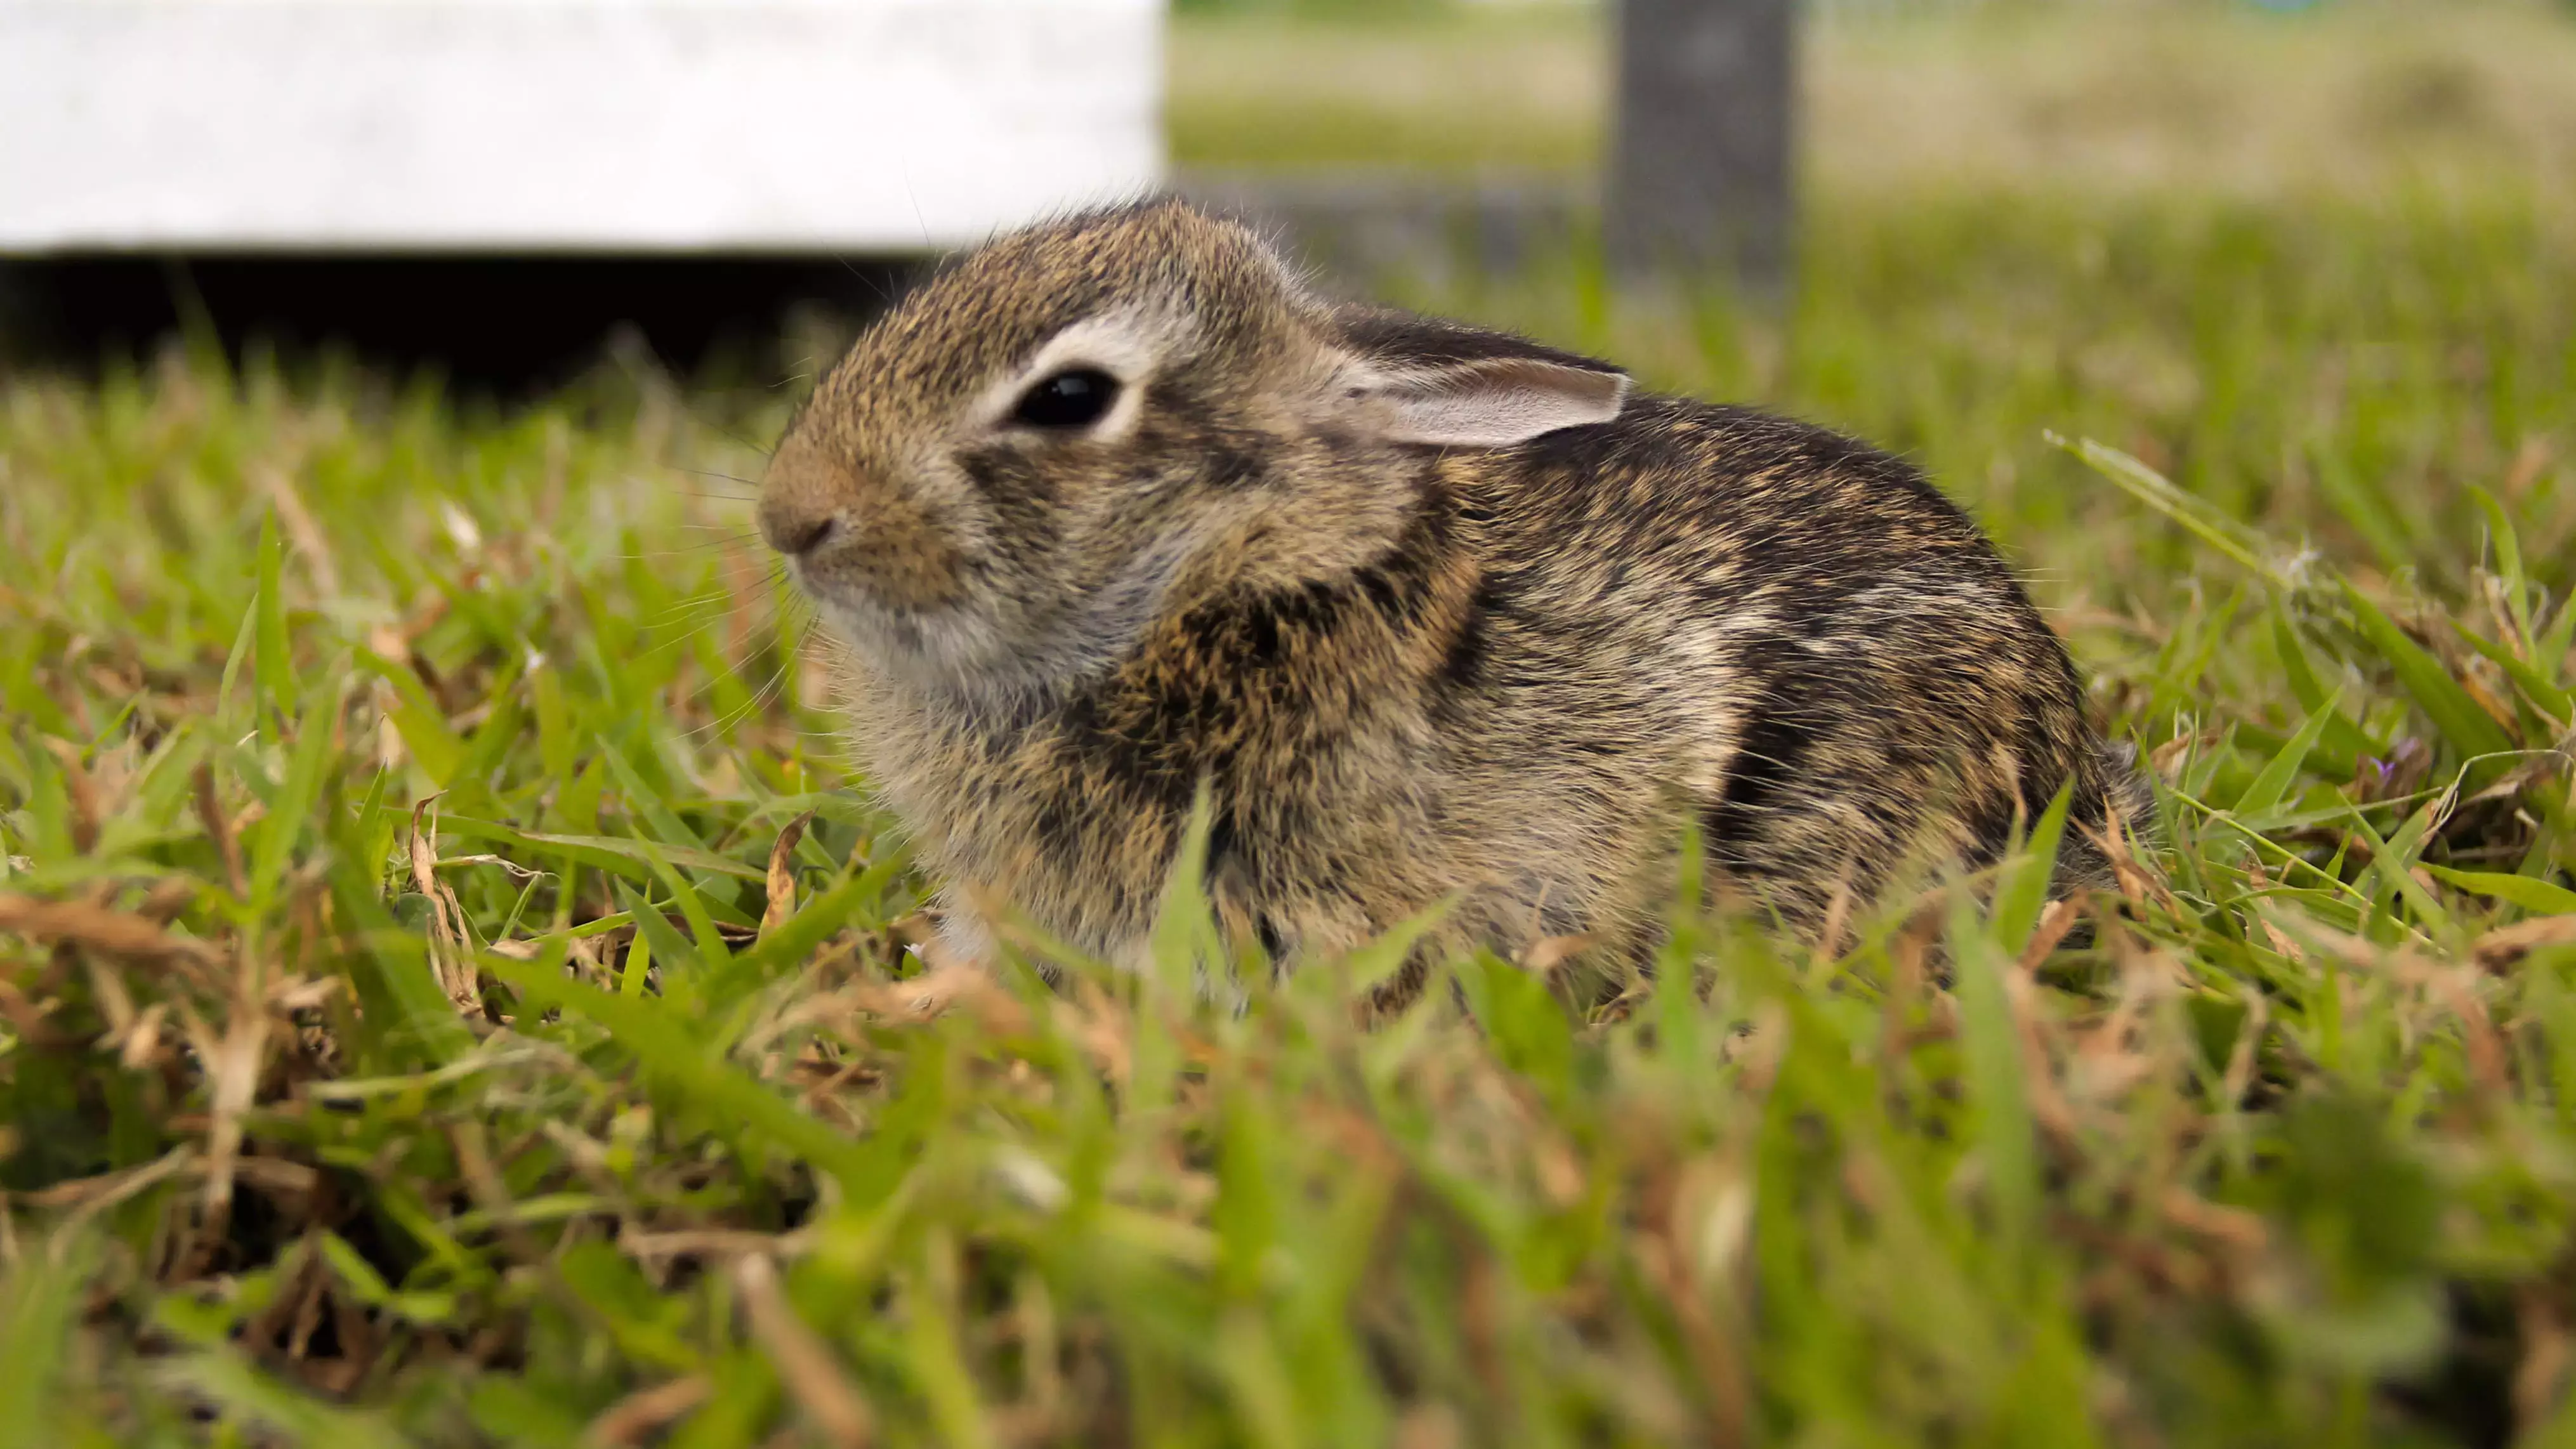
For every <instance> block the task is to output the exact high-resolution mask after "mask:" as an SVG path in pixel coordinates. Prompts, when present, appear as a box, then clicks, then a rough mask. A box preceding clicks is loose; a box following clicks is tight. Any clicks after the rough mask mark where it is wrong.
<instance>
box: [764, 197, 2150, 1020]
mask: <svg viewBox="0 0 2576 1449" xmlns="http://www.w3.org/2000/svg"><path fill="white" fill-rule="evenodd" d="M760 527H761V532H762V534H763V536H764V537H766V538H767V539H768V541H769V542H770V544H771V545H772V546H773V547H775V548H776V549H777V550H778V551H779V552H780V553H782V554H784V555H785V556H786V559H787V566H788V569H789V571H790V573H791V574H792V576H793V577H794V579H795V581H796V583H797V584H798V585H799V586H801V587H802V588H803V589H804V591H805V592H806V593H808V594H809V595H811V597H812V598H813V600H814V602H815V604H816V606H817V608H818V610H819V612H820V615H821V618H822V620H823V621H824V622H825V623H826V625H827V626H828V628H829V630H830V632H831V633H833V634H835V635H837V636H838V638H839V639H840V641H841V642H842V643H843V644H845V645H846V646H847V648H846V654H847V664H848V673H849V678H848V688H847V709H848V717H849V724H850V731H851V735H852V739H853V741H854V743H855V744H856V746H857V751H858V755H859V758H860V761H861V763H862V764H863V766H864V767H865V769H866V771H867V773H868V778H869V779H870V781H871V782H872V783H873V784H874V785H875V786H877V787H878V788H879V789H880V790H882V792H883V794H884V797H885V799H886V801H887V802H888V803H889V804H890V805H891V807H892V808H893V810H894V811H895V812H896V813H897V814H898V815H899V816H900V817H901V818H902V819H903V821H904V822H905V823H906V824H907V825H908V826H909V828H910V829H911V830H912V831H913V832H914V833H915V834H916V835H917V837H918V842H919V846H920V847H921V850H922V853H923V854H924V856H925V858H926V862H927V863H928V864H929V865H930V867H931V868H932V869H933V870H934V871H935V872H937V873H938V874H940V875H941V876H943V877H945V878H946V879H947V880H948V881H949V882H950V883H951V884H952V887H964V888H965V889H951V890H950V892H949V894H948V896H947V899H946V908H947V909H946V914H947V922H946V926H945V929H946V931H947V933H948V940H949V944H951V945H952V946H953V947H956V948H958V949H960V950H962V951H964V952H966V953H968V954H970V955H975V956H979V957H980V956H984V955H987V954H988V953H989V952H990V951H991V949H992V940H991V937H990V934H989V930H990V927H989V923H988V922H986V921H984V920H983V919H982V918H981V917H979V915H978V914H977V911H976V908H975V902H976V901H978V900H982V899H991V898H998V899H1002V900H1006V901H1008V902H1010V903H1012V904H1013V905H1015V906H1016V907H1017V908H1019V909H1021V910H1024V911H1025V912H1027V913H1028V915H1029V916H1030V917H1031V918H1032V919H1033V920H1034V921H1035V922H1036V923H1038V924H1040V925H1042V926H1044V927H1045V928H1047V929H1048V930H1050V931H1052V932H1053V933H1055V934H1056V935H1057V936H1058V937H1059V938H1061V939H1062V940H1064V941H1065V942H1067V943H1069V944H1071V945H1073V946H1075V947H1078V948H1080V949H1083V950H1086V951H1088V952H1091V953H1094V954H1096V955H1098V956H1100V957H1103V958H1105V959H1110V960H1123V961H1128V962H1134V961H1136V960H1139V959H1141V956H1142V952H1143V948H1144V939H1145V936H1146V933H1147V931H1148V928H1149V924H1150V922H1151V921H1152V919H1153V917H1154V914H1155V911H1156V908H1157V904H1158V898H1159V895H1160V892H1161V890H1162V887H1163V885H1164V882H1165V880H1166V878H1167V876H1168V873H1169V872H1170V870H1171V868H1172V866H1173V863H1174V859H1175V855H1176V852H1177V850H1178V847H1179V846H1180V844H1181V841H1182V838H1183V835H1184V834H1185V832H1186V830H1187V827H1188V820H1189V816H1190V811H1191V807H1192V801H1193V798H1194V795H1195V793H1196V791H1197V790H1198V789H1199V787H1200V785H1201V783H1202V782H1205V784H1206V786H1207V788H1208V790H1209V792H1210V799H1211V808H1212V812H1213V813H1212V819H1213V825H1212V828H1211V833H1210V837H1209V840H1208V845H1207V850H1208V862H1207V868H1208V885H1209V890H1210V893H1211V895H1212V897H1213V898H1214V900H1215V902H1216V905H1217V908H1218V911H1219V913H1220V918H1221V920H1223V921H1224V922H1226V923H1228V924H1229V925H1230V926H1231V927H1232V928H1233V929H1235V930H1238V931H1240V932H1242V933H1243V935H1242V939H1244V940H1247V941H1250V940H1257V941H1259V942H1260V943H1261V944H1262V945H1264V946H1265V947H1267V948H1268V950H1269V951H1270V953H1271V954H1272V956H1273V958H1274V959H1275V960H1277V961H1280V962H1283V963H1284V962H1286V961H1288V960H1290V959H1291V958H1292V957H1294V956H1297V955H1299V954H1301V953H1329V952H1334V951H1339V950H1343V949H1347V948H1349V947H1352V946H1354V945H1356V944H1358V943H1360V942H1362V941H1364V940H1366V939H1368V938H1369V937H1371V936H1372V935H1374V934H1376V933H1378V932H1380V931H1383V930H1384V929H1386V928H1387V927H1389V926H1392V925H1394V924H1396V923H1397V922H1399V921H1402V920H1405V919H1406V918H1408V917H1411V916H1413V915H1415V914H1417V913H1419V912H1421V911H1423V910H1424V909H1425V908H1426V907H1429V906H1432V905H1433V904H1435V903H1437V902H1440V901H1442V900H1443V899H1444V898H1450V897H1453V896H1454V897H1455V899H1454V902H1453V904H1452V906H1451V908H1450V909H1449V910H1448V911H1447V913H1446V914H1445V916H1443V917H1442V925H1441V926H1440V928H1439V930H1438V932H1437V934H1436V936H1435V938H1434V939H1433V941H1432V942H1431V945H1430V948H1429V949H1430V950H1431V951H1432V952H1435V953H1436V952H1439V951H1443V950H1454V949H1459V948H1463V947H1468V946H1473V945H1479V944H1482V945H1490V946H1492V947H1494V948H1496V949H1497V950H1499V951H1501V952H1503V953H1504V954H1506V955H1510V954H1513V953H1515V952H1517V951H1518V950H1520V949H1522V948H1524V947H1526V946H1527V945H1528V944H1529V943H1531V942H1533V941H1535V940H1537V939H1540V938H1545V937H1567V936H1586V937H1589V938H1591V939H1592V940H1593V941H1594V942H1597V943H1600V945H1601V946H1602V947H1604V948H1606V949H1610V950H1629V951H1642V950H1644V949H1647V948H1649V947H1650V946H1651V943H1652V942H1653V941H1654V939H1655V938H1656V927H1655V923H1656V920H1657V915H1658V910H1657V908H1658V902H1659V898H1660V897H1661V895H1662V894H1663V893H1664V892H1665V891H1667V890H1669V889H1670V887H1671V880H1672V877H1671V870H1672V868H1673V865H1672V863H1673V861H1674V859H1675V851H1676V848H1677V844H1678V841H1679V837H1680V833H1681V830H1680V827H1681V824H1682V821H1683V819H1684V818H1685V817H1686V816H1687V817H1689V818H1692V819H1695V820H1697V822H1698V823H1699V825H1700V826H1701V828H1702V829H1703V830H1704V832H1705V838H1706V842H1707V848H1708V859H1709V869H1710V874H1711V885H1712V887H1713V888H1714V889H1717V890H1720V891H1726V892H1732V893H1733V894H1734V895H1736V896H1737V897H1738V898H1742V899H1748V900H1750V901H1752V902H1756V903H1759V904H1760V905H1762V906H1764V907H1766V908H1768V909H1769V910H1770V911H1772V912H1775V913H1776V914H1777V915H1778V916H1779V917H1781V918H1783V919H1784V920H1785V922H1786V923H1787V924H1788V925H1789V926H1791V927H1792V928H1793V929H1800V928H1803V929H1807V930H1813V929H1814V928H1816V927H1817V926H1818V925H1819V924H1820V923H1821V922H1822V921H1823V919H1824V918H1825V916H1826V914H1827V911H1828V908H1829V903H1830V902H1831V901H1832V899H1833V897H1834V895H1835V893H1836V891H1837V888H1838V886H1845V887H1847V888H1848V889H1849V890H1850V892H1851V893H1852V896H1853V897H1854V898H1855V899H1856V900H1858V901H1861V902H1866V901H1867V899H1868V898H1869V896H1870V894H1871V892H1872V891H1873V890H1874V889H1876V888H1878V887H1881V886H1883V885H1884V884H1885V883H1886V882H1887V881H1888V878H1889V876H1890V873H1891V872H1892V871H1893V870H1895V869H1896V868H1897V867H1898V866H1899V865H1900V864H1902V863H1903V862H1904V861H1905V860H1906V859H1907V858H1908V857H1909V854H1911V853H1919V852H1920V849H1921V848H1922V847H1924V846H1926V845H1927V844H1928V845H1929V846H1930V847H1932V848H1933V849H1934V850H1935V851H1937V852H1944V853H1947V854H1948V855H1950V856H1952V857H1954V858H1958V859H1962V860H1964V861H1966V862H1968V863H1971V864H1974V863H1979V862H1985V861H1989V860H1991V859H1992V858H1993V857H1994V856H1995V855H1996V853H1997V852H1998V851H1999V850H2000V849H2001V848H2002V847H2003V846H2004V845H2005V844H2006V842H2007V840H2008V838H2009V836H2010V834H2011V832H2012V831H2013V829H2014V826H2015V821H2016V819H2017V818H2018V817H2036V815H2037V814H2038V813H2039V811H2040V810H2041V809H2043V808H2044V807H2045V806H2046V805H2047V804H2048V802H2049V801H2050V799H2051V798H2052V797H2053V796H2054V795H2055V794H2056V792H2057V791H2058V789H2059V788H2060V787H2061V786H2062V785H2064V784H2066V783H2067V782H2068V781H2069V780H2071V781H2072V782H2073V797H2072V799H2073V803H2072V819H2071V823H2070V827H2069V829H2068V831H2067V845H2066V849H2065V851H2064V853H2063V865H2062V867H2061V883H2062V884H2075V883H2085V882H2096V881H2101V880H2103V879H2105V878H2106V877H2107V868H2106V863H2105V862H2104V860H2103V858H2102V854H2101V852H2100V850H2099V848H2098V846H2097V845H2096V844H2095V843H2094V842H2093V839H2092V838H2091V833H2093V832H2100V831H2102V830H2103V829H2104V828H2105V825H2106V820H2105V817H2106V808H2107V807H2112V806H2115V805H2116V807H2117V809H2118V811H2119V813H2120V815H2121V816H2122V817H2123V818H2127V819H2136V818H2138V816H2137V811H2138V810H2139V808H2140V807H2139V805H2138V804H2137V803H2136V801H2137V798H2138V791H2139V789H2140V786H2139V785H2138V782H2137V781H2136V779H2135V777H2134V775H2133V773H2132V770H2131V765H2130V756H2129V755H2128V754H2127V753H2124V752H2119V751H2115V750H2113V749H2110V748H2108V747H2106V746H2105V744H2104V742H2103V741H2102V739H2101V738H2100V737H2099V736H2098V735H2096V734H2095V733H2094V732H2093V730H2092V729H2091V728H2089V727H2088V726H2087V724H2086V721H2085V712H2084V701H2083V694H2082V691H2081V689H2080V687H2079V685H2078V681H2077V678H2076V673H2075V670H2074V668H2073V666H2072V665H2071V663H2070V662H2069V661H2068V658H2067V654H2066V650H2065V649H2064V647H2063V646H2062V645H2061V644H2060V643H2059V641H2058V640H2057V638H2056V637H2055V636H2054V635H2053V634H2051V633H2050V632H2049V629H2048V627H2047V625H2046V624H2045V623H2043V622H2042V621H2041V619H2040V617H2039V614H2038V613H2037V612H2036V611H2035V610H2034V609H2033V608H2032V607H2031V604H2030V601H2029V599H2028V598H2027V597H2025V596H2024V594H2023V592H2022V590H2021V587H2020V586H2019V584H2018V583H2016V582H2015V580H2014V578H2013V575H2012V573H2011V572H2010V571H2009V570H2008V569H2007V568H2006V567H2005V565H2004V563H2003V562H2002V561H2001V560H2000V559H1999V558H1998V557H1997V556H1996V554H1995V551H1994V549H1993V548H1992V547H1991V546H1990V545H1989V544H1988V543H1987V542H1986V540H1985V538H1984V537H1983V536H1982V535H1981V534H1980V533H1979V532H1978V530H1977V528H1976V527H1975V525H1974V524H1972V523H1970V522H1969V520H1968V519H1967V518H1966V517H1965V516H1964V515H1963V514H1962V513H1961V512H1960V511H1959V509H1958V508H1956V507H1955V506H1953V505H1952V504H1951V503H1950V502H1949V501H1948V500H1947V499H1945V498H1944V497H1943V496H1942V495H1941V494H1940V493H1938V492H1937V491H1935V490H1934V489H1933V488H1932V487H1931V486H1930V485H1929V484H1927V483H1926V482H1925V481H1924V480H1923V478H1922V477H1921V476H1920V475H1919V474H1918V473H1916V472H1915V471H1914V470H1913V469H1912V468H1910V467H1908V466H1907V465H1906V464H1904V463H1901V462H1899V461H1897V460H1896V459H1894V458H1891V457H1888V456H1887V455H1885V454H1883V453H1879V452H1875V451H1873V450H1871V449H1869V448H1867V447H1865V446H1863V445H1861V444H1859V443H1856V442H1853V441H1850V440H1848V439H1845V438H1842V437H1838V436H1836V435H1834V434H1832V433H1829V432H1825V431H1823V430H1821V429H1818V428H1813V427H1808V426H1805V425H1803V424H1799V423H1794V422H1786V421H1782V420H1780V419H1777V418H1770V417H1764V416H1761V415H1759V414H1755V413H1751V412H1746V411H1742V410H1739V409H1734V408H1724V407H1712V406H1708V405H1706V404H1702V403H1698V402H1692V401H1689V400H1686V399H1682V398H1672V397H1660V396H1655V395H1651V394H1645V393H1639V392H1636V391H1634V390H1633V389H1632V388H1631V387H1630V385H1629V381H1628V378H1627V377H1626V376H1625V375H1624V374H1622V373H1621V372H1620V371H1619V370H1618V369H1617V368H1615V367H1613V366H1611V365H1610V364H1608V363H1604V362H1597V361H1594V360H1592V359H1590V358H1586V357H1578V356H1574V355H1571V354H1568V353H1565V352H1560V351H1557V350H1555V349H1553V348H1549V347H1545V346H1541V345H1539V344H1537V343H1534V342H1529V341H1525V340H1523V339H1521V338H1518V337H1512V336H1506V335H1503V334H1500V333H1495V332H1488V331H1483V330H1479V329H1476V328H1472V327H1466V326H1461V325H1459V324H1456V323H1451V322H1443V321H1435V320H1432V319H1429V318H1424V317H1416V316H1412V315H1409V314H1406V313H1402V312H1395V311H1388V310H1381V309H1376V308H1368V307H1352V306H1335V305H1332V304H1329V303H1327V302H1325V301H1323V300H1320V299H1319V298H1317V297H1316V296H1315V295H1313V294H1312V293H1310V292H1309V291H1308V290H1307V289H1306V288H1305V287H1304V286H1303V285H1301V283H1300V282H1299V280H1298V279H1297V278H1296V277H1295V276H1294V275H1292V274H1291V272H1290V270H1289V269H1288V268H1287V267H1286V266H1285V265H1283V264H1282V262H1281V260H1280V259H1279V257H1278V256H1277V255H1276V254H1274V253H1273V252H1272V251H1271V250H1270V249H1269V248H1268V247H1266V246H1265V245H1264V244H1263V243H1262V242H1261V240H1259V239H1258V238H1257V237H1255V236H1254V235H1253V234H1252V233H1251V232H1249V231H1247V230H1245V229H1243V228H1242V227H1240V226H1237V225H1234V224H1232V223H1229V222H1226V221H1221V220H1217V219H1213V218H1211V217H1209V216H1207V215H1204V214H1202V213H1200V212H1198V211H1195V210H1193V209H1191V208H1189V207H1188V206H1185V205H1182V204H1179V203H1175V202H1169V201H1163V202H1153V203H1146V204H1139V205H1133V206H1128V207H1122V208H1118V209H1114V210H1107V211H1101V212H1096V213H1092V214H1088V215H1083V216H1077V217H1074V218H1072V219H1070V220H1065V221H1060V222H1056V223H1053V224H1049V225H1044V226H1040V227H1036V228H1032V229H1030V230H1027V231H1022V232H1019V233H1016V234H1013V235H1008V236H1004V237H1002V238H1000V239H999V240H997V241H994V242H992V243H991V244H989V245H987V246H985V247H983V248H982V249H980V250H978V251H975V252H972V253H970V254H968V255H966V256H964V257H963V258H961V259H959V260H957V261H956V262H955V263H954V264H953V265H951V266H949V267H948V268H947V269H946V270H944V271H943V272H941V273H940V274H939V275H938V276H936V277H935V278H933V279H932V280H930V281H928V282H926V283H925V284H924V285H922V286H921V287H920V288H919V289H918V290H916V291H914V292H913V293H912V294H911V295H909V296H908V297H906V298H905V299H904V300H903V301H902V302H901V303H900V304H899V305H897V306H896V307H895V308H894V310H893V311H892V312H891V313H890V314H888V315H887V316H886V317H885V318H883V319H882V320H881V321H879V322H878V323H877V324H876V325H875V326H874V327H872V328H871V329H870V330H869V331H868V332H867V333H866V334H865V335H864V336H862V337H860V338H859V340H858V341H857V343H856V344H855V345H854V346H852V347H851V349H850V351H849V354H848V355H847V356H846V357H845V358H843V359H842V361H841V362H840V363H839V364H838V365H837V366H836V367H835V368H833V370H832V371H831V373H830V374H829V375H828V376H827V377H825V378H824V379H823V381H822V383H821V385H820V386H819V387H817V388H816V390H815V392H814V394H813V396H812V398H811V399H810V400H809V401H808V402H807V403H806V405H805V406H804V408H803V410H802V411H801V412H800V413H799V415H798V416H797V418H796V419H795V421H794V422H793V424H792V425H791V426H790V427H789V428H788V430H787V433H786V436H785V437H784V439H783V440H782V441H781V442H780V444H779V446H778V450H777V453H776V455H775V456H774V457H773V459H772V460H771V462H770V465H769V470H768V474H767V477H766V478H765V480H764V482H763V492H762V498H761V502H760ZM1411 974H1413V975H1414V976H1415V977H1416V978H1417V979H1418V976H1419V967H1417V968H1415V970H1414V971H1413V972H1412V973H1411ZM1406 989H1407V988H1405V987H1399V988H1397V990H1398V993H1399V994H1401V993H1402V992H1403V991H1404V990H1406Z"/></svg>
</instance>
